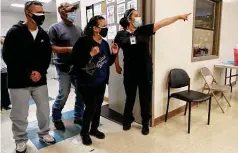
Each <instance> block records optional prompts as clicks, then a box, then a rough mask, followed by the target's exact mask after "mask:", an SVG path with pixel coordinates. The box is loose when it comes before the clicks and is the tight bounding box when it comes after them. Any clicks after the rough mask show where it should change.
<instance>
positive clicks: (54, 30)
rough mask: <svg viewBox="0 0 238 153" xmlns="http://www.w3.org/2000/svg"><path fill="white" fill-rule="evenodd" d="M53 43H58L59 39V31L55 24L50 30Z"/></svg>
mask: <svg viewBox="0 0 238 153" xmlns="http://www.w3.org/2000/svg"><path fill="white" fill-rule="evenodd" d="M48 35H49V38H50V43H51V45H56V44H57V40H58V35H57V31H56V29H55V28H54V26H51V27H50V29H49V32H48Z"/></svg>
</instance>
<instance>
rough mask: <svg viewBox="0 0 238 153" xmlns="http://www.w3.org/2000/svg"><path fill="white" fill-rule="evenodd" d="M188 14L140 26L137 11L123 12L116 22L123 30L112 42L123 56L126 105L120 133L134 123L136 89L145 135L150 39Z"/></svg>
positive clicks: (147, 112)
mask: <svg viewBox="0 0 238 153" xmlns="http://www.w3.org/2000/svg"><path fill="white" fill-rule="evenodd" d="M189 15H190V14H185V15H179V16H175V17H171V18H167V19H164V20H162V21H159V22H156V23H154V24H148V25H142V20H141V17H140V15H139V13H138V11H137V10H135V9H130V10H127V11H126V13H125V15H124V17H123V18H122V19H121V21H120V25H121V26H122V27H123V28H124V30H122V31H119V32H118V33H117V35H116V37H115V40H114V42H115V43H117V44H118V46H119V47H120V48H121V49H122V50H123V54H124V87H125V92H126V104H125V109H124V122H123V130H129V129H130V128H131V123H132V122H133V121H134V117H133V114H132V111H133V107H134V103H135V97H136V91H137V87H138V88H139V98H140V105H141V117H142V134H143V135H147V134H149V121H150V119H151V89H152V59H151V55H150V53H149V40H150V37H151V36H152V35H153V34H154V33H155V32H156V31H157V30H159V29H160V28H162V27H165V26H167V25H170V24H172V23H174V22H176V21H177V20H184V21H185V20H188V16H189ZM115 66H116V71H117V73H119V74H121V71H122V69H121V67H120V65H119V60H118V58H117V60H116V62H115Z"/></svg>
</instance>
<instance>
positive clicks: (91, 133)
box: [90, 130, 105, 139]
mask: <svg viewBox="0 0 238 153" xmlns="http://www.w3.org/2000/svg"><path fill="white" fill-rule="evenodd" d="M90 135H92V136H95V137H96V138H98V139H105V134H104V133H103V132H100V131H99V130H96V131H90Z"/></svg>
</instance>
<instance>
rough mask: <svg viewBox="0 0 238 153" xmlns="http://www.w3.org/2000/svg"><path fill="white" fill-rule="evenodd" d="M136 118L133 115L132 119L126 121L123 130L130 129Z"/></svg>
mask: <svg viewBox="0 0 238 153" xmlns="http://www.w3.org/2000/svg"><path fill="white" fill-rule="evenodd" d="M134 120H135V118H134V117H132V118H131V120H130V121H125V122H124V123H123V130H124V131H128V130H130V129H131V124H132V123H133V122H134Z"/></svg>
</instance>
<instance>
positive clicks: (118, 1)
mask: <svg viewBox="0 0 238 153" xmlns="http://www.w3.org/2000/svg"><path fill="white" fill-rule="evenodd" d="M125 1H126V0H117V4H121V3H124V2H125Z"/></svg>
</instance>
